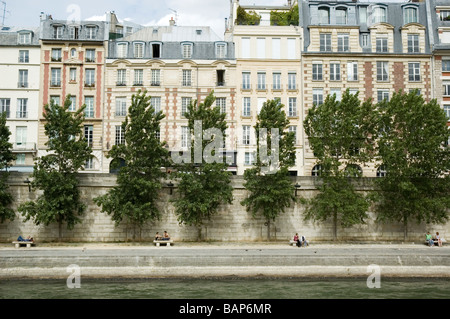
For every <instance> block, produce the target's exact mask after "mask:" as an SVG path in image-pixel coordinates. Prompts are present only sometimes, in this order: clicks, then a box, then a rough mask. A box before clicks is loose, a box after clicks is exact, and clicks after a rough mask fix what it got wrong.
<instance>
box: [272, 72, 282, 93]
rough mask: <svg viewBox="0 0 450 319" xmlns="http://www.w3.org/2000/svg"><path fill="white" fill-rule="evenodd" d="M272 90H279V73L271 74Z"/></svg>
mask: <svg viewBox="0 0 450 319" xmlns="http://www.w3.org/2000/svg"><path fill="white" fill-rule="evenodd" d="M273 89H274V90H281V73H278V72H277V73H273Z"/></svg>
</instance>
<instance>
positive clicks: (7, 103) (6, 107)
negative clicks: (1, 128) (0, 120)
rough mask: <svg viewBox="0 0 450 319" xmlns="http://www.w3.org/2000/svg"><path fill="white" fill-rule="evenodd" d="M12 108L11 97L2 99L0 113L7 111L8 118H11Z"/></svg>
mask: <svg viewBox="0 0 450 319" xmlns="http://www.w3.org/2000/svg"><path fill="white" fill-rule="evenodd" d="M10 110H11V100H10V99H0V113H6V118H9V116H10Z"/></svg>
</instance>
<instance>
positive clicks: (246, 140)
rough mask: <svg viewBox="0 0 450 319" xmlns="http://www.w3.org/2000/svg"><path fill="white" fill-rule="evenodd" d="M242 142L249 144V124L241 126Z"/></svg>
mask: <svg viewBox="0 0 450 319" xmlns="http://www.w3.org/2000/svg"><path fill="white" fill-rule="evenodd" d="M242 144H243V145H250V125H243V126H242Z"/></svg>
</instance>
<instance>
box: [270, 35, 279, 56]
mask: <svg viewBox="0 0 450 319" xmlns="http://www.w3.org/2000/svg"><path fill="white" fill-rule="evenodd" d="M272 59H281V39H279V38H273V39H272Z"/></svg>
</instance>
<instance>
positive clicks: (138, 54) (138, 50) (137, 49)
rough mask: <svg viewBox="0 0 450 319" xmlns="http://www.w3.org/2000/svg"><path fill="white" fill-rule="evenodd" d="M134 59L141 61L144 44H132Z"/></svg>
mask: <svg viewBox="0 0 450 319" xmlns="http://www.w3.org/2000/svg"><path fill="white" fill-rule="evenodd" d="M134 57H135V58H136V59H142V58H143V57H144V44H143V43H135V44H134Z"/></svg>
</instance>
